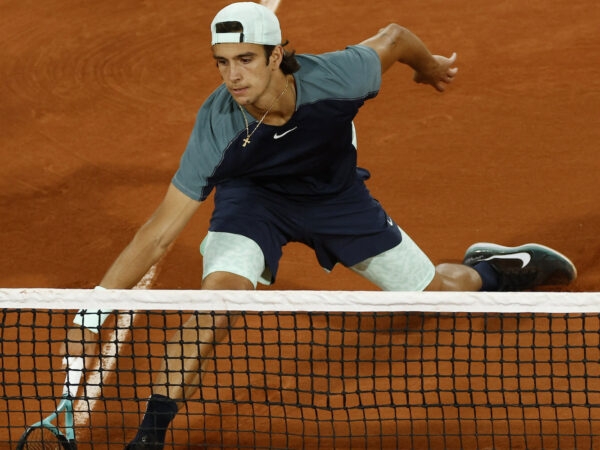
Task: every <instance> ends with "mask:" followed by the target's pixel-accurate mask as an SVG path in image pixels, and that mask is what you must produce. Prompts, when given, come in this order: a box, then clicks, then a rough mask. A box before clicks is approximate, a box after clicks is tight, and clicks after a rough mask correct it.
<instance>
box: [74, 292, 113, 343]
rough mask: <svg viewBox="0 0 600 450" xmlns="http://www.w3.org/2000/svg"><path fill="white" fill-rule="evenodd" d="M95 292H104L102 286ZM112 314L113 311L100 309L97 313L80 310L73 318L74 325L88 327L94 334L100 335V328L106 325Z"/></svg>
mask: <svg viewBox="0 0 600 450" xmlns="http://www.w3.org/2000/svg"><path fill="white" fill-rule="evenodd" d="M94 290H95V291H104V290H105V289H104V288H103V287H102V286H96V287H95V288H94ZM110 313H112V310H106V309H100V310H97V311H88V310H87V309H80V310H79V311H77V314H75V317H74V318H73V323H75V324H77V325H80V326H83V327H86V328H87V329H88V330H90V331H91V332H93V333H96V334H98V328H99V327H100V326H101V325H102V324H103V323H104V321H105V320H106V318H107V317H108V315H109V314H110Z"/></svg>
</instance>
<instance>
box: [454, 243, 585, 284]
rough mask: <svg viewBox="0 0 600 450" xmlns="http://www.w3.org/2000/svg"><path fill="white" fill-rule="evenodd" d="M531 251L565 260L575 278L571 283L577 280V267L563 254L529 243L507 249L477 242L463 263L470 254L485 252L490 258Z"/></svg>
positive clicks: (467, 252)
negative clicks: (494, 255)
mask: <svg viewBox="0 0 600 450" xmlns="http://www.w3.org/2000/svg"><path fill="white" fill-rule="evenodd" d="M530 251H544V252H546V253H550V254H552V255H555V256H557V257H558V258H560V259H562V260H564V261H565V262H566V263H567V264H568V265H569V266H570V268H571V270H572V272H573V277H572V278H571V279H570V280H569V281H573V280H575V279H576V278H577V267H575V264H573V262H572V261H571V260H570V259H569V258H567V257H566V256H565V255H563V254H562V253H560V252H558V251H556V250H554V249H553V248H550V247H546V246H545V245H542V244H535V243H529V244H523V245H519V246H518V247H507V246H504V245H498V244H493V243H491V242H477V243H476V244H473V245H471V246H470V247H469V248H468V249H467V251H466V252H465V257H464V259H463V261H466V259H467V255H468V254H469V253H480V254H484V252H485V254H486V255H487V254H488V253H489V254H490V255H489V256H492V254H496V253H501V254H502V253H518V252H530Z"/></svg>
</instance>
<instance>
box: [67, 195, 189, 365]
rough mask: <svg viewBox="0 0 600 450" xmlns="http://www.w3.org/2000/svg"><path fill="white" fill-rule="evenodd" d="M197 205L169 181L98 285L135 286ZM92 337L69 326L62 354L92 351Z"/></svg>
mask: <svg viewBox="0 0 600 450" xmlns="http://www.w3.org/2000/svg"><path fill="white" fill-rule="evenodd" d="M199 205H200V202H199V201H196V200H192V199H191V198H190V197H188V196H187V195H185V194H183V193H182V192H181V191H180V190H179V189H177V188H176V187H175V186H174V185H173V184H171V185H170V186H169V189H168V190H167V193H166V195H165V197H164V199H163V200H162V202H161V204H160V205H159V206H158V208H157V209H156V210H155V211H154V213H153V214H152V216H151V217H150V219H149V220H148V221H147V222H146V223H145V224H144V225H142V226H141V227H140V229H139V230H138V231H137V233H136V234H135V236H134V237H133V239H132V240H131V242H130V243H129V244H128V245H127V247H125V249H124V250H123V251H122V252H121V254H120V255H119V256H118V257H117V259H116V260H115V262H114V263H113V264H112V265H111V267H110V268H109V269H108V271H107V272H106V274H105V275H104V277H103V278H102V281H101V282H100V286H102V287H103V288H106V289H128V288H131V287H133V286H135V285H136V284H137V283H138V282H139V281H140V280H141V279H142V277H143V276H144V275H145V274H146V273H147V272H148V270H149V269H150V268H151V267H152V265H154V264H155V263H156V262H157V261H158V260H159V259H160V258H161V257H162V255H163V254H164V253H165V252H166V250H167V249H168V248H169V246H170V245H171V244H172V243H173V242H174V241H175V239H176V238H177V236H178V235H179V233H180V232H181V231H182V230H183V228H184V227H185V225H186V224H187V223H188V222H189V220H190V219H191V218H192V216H193V215H194V213H195V212H196V210H197V209H198V206H199ZM96 341H97V334H96V333H94V332H93V331H90V330H89V329H87V328H86V327H82V326H79V327H71V328H70V329H69V331H68V333H67V342H66V346H65V348H63V354H65V355H69V356H80V355H82V354H84V353H85V354H87V355H90V354H94V352H95V351H96V349H95V347H96ZM84 342H85V343H86V344H85V346H84V345H82V344H83V343H84Z"/></svg>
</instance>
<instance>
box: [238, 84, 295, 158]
mask: <svg viewBox="0 0 600 450" xmlns="http://www.w3.org/2000/svg"><path fill="white" fill-rule="evenodd" d="M289 84H290V79H289V78H288V77H286V78H285V87H284V88H283V91H281V94H279V96H277V98H276V99H275V100H273V103H271V106H269V109H267V112H266V113H264V114H263V116H262V117H261V118H260V120H259V121H258V123H257V124H256V126H255V127H254V130H252V133H250V127H249V125H248V119H247V118H246V113H245V111H244V108H242V105H240V104H239V103H238V107H239V108H240V111H241V112H242V116H244V123H245V124H246V138H245V139H244V143H243V144H242V147H246V145H248V144H249V143H250V138H251V137H252V135H253V134H254V133H255V132H256V130H258V127H260V125H261V124H262V123H263V120H265V118H266V117H267V115H268V114H269V113H270V112H271V110H272V109H273V106H275V103H277V102H278V101H279V99H281V97H283V95H284V94H285V93H286V92H287V89H288V86H289Z"/></svg>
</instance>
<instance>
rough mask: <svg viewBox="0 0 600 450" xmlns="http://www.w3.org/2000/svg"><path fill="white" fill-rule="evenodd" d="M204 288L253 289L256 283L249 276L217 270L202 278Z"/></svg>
mask: <svg viewBox="0 0 600 450" xmlns="http://www.w3.org/2000/svg"><path fill="white" fill-rule="evenodd" d="M202 289H214V290H252V289H254V284H253V283H252V281H250V280H249V279H248V278H246V277H243V276H241V275H237V274H235V273H231V272H224V271H217V272H212V273H210V274H208V275H207V276H206V277H204V280H202Z"/></svg>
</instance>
